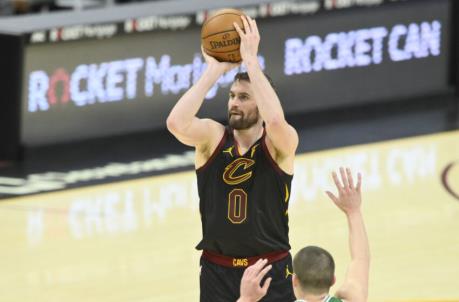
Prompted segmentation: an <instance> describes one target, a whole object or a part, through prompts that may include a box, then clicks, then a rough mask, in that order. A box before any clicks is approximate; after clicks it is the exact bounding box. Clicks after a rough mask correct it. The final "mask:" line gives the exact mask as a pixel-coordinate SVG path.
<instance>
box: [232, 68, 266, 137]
mask: <svg viewBox="0 0 459 302" xmlns="http://www.w3.org/2000/svg"><path fill="white" fill-rule="evenodd" d="M265 76H266V78H267V79H268V81H269V83H270V84H271V86H273V85H272V81H271V79H270V78H269V77H268V76H267V75H266V74H265ZM273 87H274V86H273ZM228 123H229V125H230V127H231V128H233V129H236V130H244V129H249V128H251V127H252V126H254V125H256V124H258V123H260V124H262V123H263V121H262V120H261V117H260V114H259V112H258V107H257V103H256V101H255V98H254V95H253V92H252V87H251V83H250V78H249V74H248V73H247V72H240V73H237V74H236V75H235V76H234V81H233V84H232V85H231V88H230V92H229V100H228Z"/></svg>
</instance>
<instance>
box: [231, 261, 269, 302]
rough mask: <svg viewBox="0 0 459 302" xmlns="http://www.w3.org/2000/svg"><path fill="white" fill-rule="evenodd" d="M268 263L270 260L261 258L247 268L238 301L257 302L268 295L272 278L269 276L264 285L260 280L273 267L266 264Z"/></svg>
mask: <svg viewBox="0 0 459 302" xmlns="http://www.w3.org/2000/svg"><path fill="white" fill-rule="evenodd" d="M267 263H268V260H266V259H259V260H258V261H257V262H256V263H255V264H253V265H251V266H249V267H248V268H246V269H245V271H244V275H243V276H242V280H241V297H240V298H239V300H237V302H256V301H259V300H260V299H261V298H263V297H264V296H265V295H266V293H267V292H268V288H269V284H270V283H271V278H267V279H266V280H265V283H264V284H263V286H261V285H260V282H261V280H262V279H263V277H264V276H265V275H266V274H267V273H268V272H269V270H270V269H271V267H272V266H271V265H268V266H266V264H267Z"/></svg>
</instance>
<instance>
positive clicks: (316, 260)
mask: <svg viewBox="0 0 459 302" xmlns="http://www.w3.org/2000/svg"><path fill="white" fill-rule="evenodd" d="M293 272H294V273H295V275H296V276H297V277H298V279H299V281H300V286H301V288H302V289H303V290H304V291H307V292H308V293H311V294H317V295H318V294H322V293H324V292H327V293H328V291H329V290H330V287H331V286H332V285H333V282H334V278H335V277H334V276H335V261H334V260H333V257H332V256H331V255H330V253H329V252H327V251H326V250H324V249H323V248H320V247H317V246H307V247H305V248H303V249H301V250H300V251H299V252H298V253H297V254H296V255H295V258H294V259H293Z"/></svg>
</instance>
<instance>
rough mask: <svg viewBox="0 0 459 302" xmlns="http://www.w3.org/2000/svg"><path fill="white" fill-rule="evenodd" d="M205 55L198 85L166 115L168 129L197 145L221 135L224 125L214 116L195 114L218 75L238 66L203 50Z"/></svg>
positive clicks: (179, 138) (188, 142)
mask: <svg viewBox="0 0 459 302" xmlns="http://www.w3.org/2000/svg"><path fill="white" fill-rule="evenodd" d="M202 54H203V56H204V58H205V60H206V63H207V68H206V69H205V71H204V72H203V74H202V76H201V78H200V79H199V80H198V81H197V82H196V84H194V85H193V86H192V87H191V88H190V89H189V90H188V91H187V92H186V93H185V94H184V95H183V96H182V97H181V98H180V99H179V101H178V102H177V104H175V106H174V108H172V111H171V112H170V114H169V116H168V118H167V129H168V130H169V131H170V132H171V133H172V134H173V135H174V136H175V137H176V138H177V139H178V140H179V141H181V142H182V143H184V144H186V145H189V146H195V147H196V146H202V145H205V144H207V143H208V142H209V141H210V140H211V139H213V138H215V137H219V136H221V135H222V133H223V131H224V127H223V126H222V125H221V124H219V123H217V122H215V121H213V120H211V119H199V118H198V117H196V114H197V113H198V111H199V108H201V105H202V103H203V101H204V98H205V96H206V94H207V93H208V91H209V90H210V89H211V88H212V86H213V85H214V84H215V83H216V82H217V80H218V78H219V77H220V76H221V75H222V74H223V73H225V72H227V71H229V70H230V69H232V68H234V67H237V65H238V64H232V63H227V62H218V61H217V60H215V59H214V58H212V57H210V56H209V55H207V54H206V53H205V52H204V51H202Z"/></svg>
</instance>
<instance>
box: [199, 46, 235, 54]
mask: <svg viewBox="0 0 459 302" xmlns="http://www.w3.org/2000/svg"><path fill="white" fill-rule="evenodd" d="M204 49H205V50H207V51H210V52H212V53H228V52H235V51H236V50H238V49H237V48H236V49H233V50H226V51H213V50H211V49H207V48H205V47H204Z"/></svg>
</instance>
